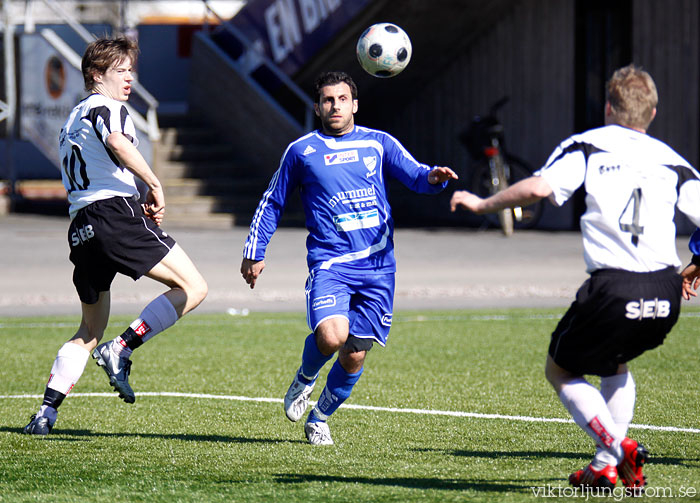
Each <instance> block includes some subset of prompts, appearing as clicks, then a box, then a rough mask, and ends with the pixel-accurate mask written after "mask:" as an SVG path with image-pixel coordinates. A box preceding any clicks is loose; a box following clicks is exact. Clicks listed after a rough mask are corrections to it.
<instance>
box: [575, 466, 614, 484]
mask: <svg viewBox="0 0 700 503" xmlns="http://www.w3.org/2000/svg"><path fill="white" fill-rule="evenodd" d="M616 483H617V468H615V467H614V466H613V465H606V466H605V468H603V469H602V470H600V471H598V470H596V469H595V468H593V466H592V465H588V466H587V467H586V468H584V469H582V470H577V471H575V472H574V473H572V474H571V475H569V484H571V485H572V486H576V487H609V488H611V489H612V488H613V487H615V484H616Z"/></svg>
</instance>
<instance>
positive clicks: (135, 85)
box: [24, 0, 160, 141]
mask: <svg viewBox="0 0 700 503" xmlns="http://www.w3.org/2000/svg"><path fill="white" fill-rule="evenodd" d="M35 1H41V2H43V3H44V4H45V5H46V6H47V7H49V8H50V9H51V10H53V11H54V12H55V13H56V14H57V15H58V16H59V18H60V19H61V20H63V21H64V22H65V23H66V24H67V25H68V26H70V27H71V28H72V29H73V31H74V32H75V33H77V34H78V36H80V38H82V39H83V40H84V41H85V42H86V43H88V44H89V43H90V42H92V41H94V40H95V39H96V38H97V37H95V35H93V34H92V33H90V32H89V31H88V30H87V29H86V28H85V27H84V26H83V25H81V24H80V23H79V22H77V21H76V20H75V18H74V17H73V16H71V15H70V13H68V12H66V10H65V9H64V8H63V7H61V5H60V4H59V3H58V2H57V1H56V0H28V2H27V8H26V12H25V25H24V26H25V32H26V33H33V32H34V29H35V28H34V21H33V16H32V4H33V3H34V2H35ZM41 36H42V37H43V38H44V39H45V40H46V41H47V42H48V43H49V44H51V46H53V48H54V49H56V50H57V51H58V52H59V53H60V54H61V56H63V57H64V58H65V59H66V61H68V63H69V64H70V65H71V66H73V67H74V68H76V69H78V70H81V67H80V62H81V57H80V56H79V55H78V54H77V53H76V52H75V51H74V50H73V49H72V48H71V47H70V46H69V45H68V44H66V43H65V42H64V41H63V39H61V37H59V36H58V35H57V34H56V32H54V31H53V30H51V29H48V28H46V29H43V30H41ZM131 88H132V90H133V91H134V93H135V94H137V95H138V96H139V98H141V99H142V100H143V101H144V103H145V104H146V106H147V110H146V117H145V118H144V117H143V115H141V114H140V113H139V112H138V111H136V110H134V109H133V107H130V106H129V105H126V107H127V109H128V110H129V114H130V115H131V118H132V119H133V121H134V125H135V126H136V127H137V128H138V129H140V130H142V131H145V132H146V133H147V134H148V138H149V139H150V140H151V141H158V140H159V139H160V128H159V127H158V113H157V108H158V100H156V99H155V98H154V97H153V95H152V94H151V93H149V92H148V91H147V90H146V89H145V88H144V87H143V86H142V85H141V84H139V82H138V80H134V81H133V82H132V83H131Z"/></svg>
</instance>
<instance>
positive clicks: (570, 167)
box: [536, 125, 700, 272]
mask: <svg viewBox="0 0 700 503" xmlns="http://www.w3.org/2000/svg"><path fill="white" fill-rule="evenodd" d="M536 174H539V175H541V176H543V177H544V178H545V179H546V180H547V182H548V183H549V185H550V187H551V188H552V191H553V192H552V195H551V196H550V198H551V200H552V202H553V203H554V204H555V205H557V206H560V205H562V204H563V203H564V202H566V201H567V200H568V199H569V198H570V197H571V196H572V194H573V193H574V191H575V190H576V189H578V188H579V187H580V186H581V185H583V187H584V189H585V192H586V211H585V213H584V214H583V216H582V217H581V231H582V234H583V245H584V258H585V260H586V268H587V271H588V272H593V271H595V270H598V269H606V268H612V269H623V270H627V271H634V272H649V271H656V270H659V269H663V268H665V267H668V266H673V267H679V266H680V265H681V261H680V259H679V258H678V253H677V252H676V243H675V238H676V226H675V224H674V220H673V219H674V214H675V208H676V207H678V209H679V210H680V211H682V212H683V213H684V214H685V215H687V216H688V218H690V220H691V221H692V222H693V223H694V224H695V225H700V175H699V174H698V172H697V171H696V170H695V169H693V168H692V167H691V166H690V164H688V162H687V161H686V160H685V159H683V158H682V157H681V156H680V155H678V154H677V153H676V152H675V151H674V150H673V149H671V148H670V147H669V146H668V145H666V144H665V143H663V142H661V141H659V140H656V139H654V138H652V137H650V136H648V135H646V134H644V133H640V132H638V131H635V130H633V129H629V128H626V127H622V126H617V125H610V126H605V127H601V128H598V129H592V130H589V131H586V132H584V133H582V134H577V135H573V136H571V137H570V138H568V139H567V140H565V141H564V142H562V143H561V144H560V145H559V146H558V147H557V148H556V150H554V152H553V153H552V155H551V156H550V158H549V160H548V161H547V163H546V165H545V166H544V167H543V168H542V169H541V170H540V171H538V172H537V173H536Z"/></svg>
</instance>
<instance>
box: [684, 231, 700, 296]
mask: <svg viewBox="0 0 700 503" xmlns="http://www.w3.org/2000/svg"><path fill="white" fill-rule="evenodd" d="M688 247H689V248H690V251H691V252H692V254H693V257H692V258H691V260H690V264H688V265H687V266H686V267H685V269H683V271H682V272H681V276H682V277H683V298H684V299H685V300H690V298H691V297H697V296H698V294H697V293H696V290H697V289H698V287H700V228H698V229H695V232H693V234H692V235H691V236H690V242H689V243H688Z"/></svg>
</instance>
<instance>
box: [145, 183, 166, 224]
mask: <svg viewBox="0 0 700 503" xmlns="http://www.w3.org/2000/svg"><path fill="white" fill-rule="evenodd" d="M141 207H142V208H143V213H144V215H146V216H147V217H148V218H150V219H151V220H153V222H154V223H155V224H156V225H158V226H160V224H161V223H162V222H163V217H164V216H165V196H164V195H163V189H161V188H160V187H158V188H156V189H151V190H149V191H148V194H146V202H145V203H144V204H142V205H141Z"/></svg>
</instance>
